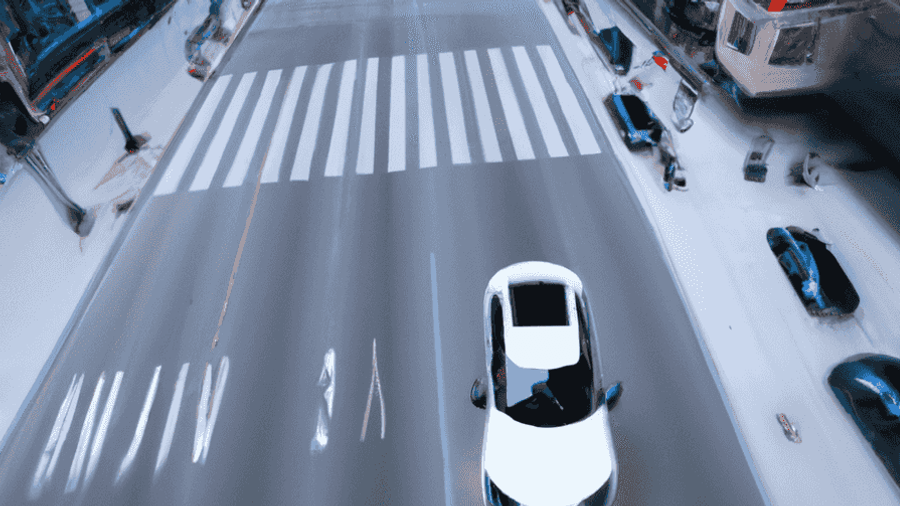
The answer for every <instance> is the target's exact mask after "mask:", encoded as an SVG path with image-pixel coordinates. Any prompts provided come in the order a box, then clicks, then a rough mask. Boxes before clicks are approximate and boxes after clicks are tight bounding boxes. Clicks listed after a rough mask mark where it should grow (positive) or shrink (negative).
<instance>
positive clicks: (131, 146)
mask: <svg viewBox="0 0 900 506" xmlns="http://www.w3.org/2000/svg"><path fill="white" fill-rule="evenodd" d="M111 109H112V113H113V116H114V117H115V118H116V123H117V124H118V125H119V129H120V130H122V135H124V136H125V151H128V154H130V155H133V154H134V153H137V151H138V150H139V149H141V148H142V147H143V146H144V144H147V139H145V138H144V137H142V136H140V135H138V136H137V137H135V136H134V135H132V134H131V130H129V129H128V125H126V124H125V118H123V117H122V113H121V112H120V111H119V110H118V109H116V108H115V107H112V108H111Z"/></svg>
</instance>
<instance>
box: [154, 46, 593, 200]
mask: <svg viewBox="0 0 900 506" xmlns="http://www.w3.org/2000/svg"><path fill="white" fill-rule="evenodd" d="M510 51H511V54H512V58H508V57H505V56H504V51H503V50H501V48H489V49H487V50H466V51H463V52H462V53H461V54H459V55H457V54H455V53H453V52H442V53H439V54H437V55H436V56H437V58H436V62H437V65H433V64H432V63H431V61H435V60H434V58H433V57H434V56H435V55H429V54H424V53H423V54H418V55H414V56H410V57H409V58H407V56H406V55H396V56H393V57H390V58H379V57H371V58H368V59H366V60H365V61H362V60H347V61H344V62H336V63H326V64H321V65H309V66H307V65H303V66H299V67H296V68H294V69H274V70H269V71H262V72H256V71H254V72H247V73H245V74H243V75H241V76H237V75H230V74H229V75H224V76H221V77H219V78H217V79H215V82H214V83H213V84H212V88H211V89H210V92H209V94H208V95H207V96H206V98H205V99H204V101H203V103H202V105H201V106H200V108H199V110H198V112H197V113H196V115H195V116H194V118H193V121H192V122H191V123H190V125H189V127H188V129H187V131H186V133H185V134H184V136H183V137H182V139H181V142H180V143H179V144H178V145H177V147H176V150H175V152H174V155H173V156H172V158H171V160H170V161H169V163H168V166H167V167H166V168H165V172H164V173H163V176H162V178H161V179H160V181H159V183H158V185H157V187H156V190H155V192H154V195H157V196H160V195H168V194H172V193H176V192H178V191H179V189H182V190H183V189H186V190H187V191H188V192H199V191H204V190H208V189H209V188H210V187H211V186H212V185H213V182H214V181H221V183H220V184H221V186H222V187H223V188H233V187H239V186H241V185H243V184H244V183H245V182H246V181H247V179H248V174H251V173H252V174H255V173H256V172H255V170H256V169H253V170H251V169H252V168H253V166H254V160H255V159H256V160H260V161H259V162H258V163H257V164H255V166H256V167H259V165H260V164H261V165H262V173H261V175H260V178H261V182H262V183H263V184H271V183H277V182H279V181H283V180H289V181H309V180H310V177H314V178H318V177H326V178H329V177H341V176H343V175H344V174H345V173H355V174H358V175H371V174H375V173H376V172H379V173H380V172H387V173H393V172H400V171H405V170H407V169H408V168H409V167H408V160H407V150H408V149H409V147H410V145H414V144H417V145H418V155H419V156H418V158H419V160H418V167H419V168H421V169H429V168H437V167H440V166H449V165H468V164H473V163H488V164H489V163H497V162H503V161H511V160H520V161H522V160H534V159H536V158H538V157H540V155H539V154H538V153H546V154H547V155H549V157H551V158H560V157H566V156H573V155H575V154H578V155H594V154H599V153H600V146H599V143H598V140H597V136H598V135H599V130H598V127H597V126H596V122H595V123H594V125H593V126H592V124H591V123H590V122H589V121H588V115H590V109H589V108H588V106H587V103H586V102H584V101H583V102H582V103H583V104H584V106H583V105H582V103H579V100H578V99H577V98H576V94H575V89H574V87H576V86H577V84H575V83H576V82H575V81H574V79H572V78H570V77H567V76H566V74H565V73H564V72H563V68H562V66H561V65H560V62H559V60H558V58H557V57H556V54H555V53H554V51H553V49H552V48H551V47H550V46H548V45H537V46H534V47H529V48H526V47H525V46H514V47H512V48H510ZM457 56H459V58H457ZM388 59H389V60H390V63H389V71H390V76H389V80H387V79H386V80H383V81H382V83H385V82H387V83H389V84H388V85H389V86H390V90H389V93H382V94H381V102H382V103H380V104H379V93H378V86H379V68H380V66H381V64H382V62H381V60H388ZM407 60H409V61H407ZM457 62H459V63H460V65H459V66H457ZM384 65H388V62H387V61H385V62H384ZM385 70H387V69H385ZM263 74H264V75H263ZM408 79H409V83H411V84H410V86H407V80H408ZM260 80H262V85H261V86H258V85H257V83H258V82H259V81H260ZM285 80H286V81H287V82H286V83H284V85H282V81H285ZM358 80H359V81H362V82H361V83H360V86H359V87H360V88H361V90H359V91H357V87H358V86H357V82H358ZM235 82H236V84H235ZM334 87H337V93H336V97H335V94H334V93H331V94H330V93H329V89H332V90H333V89H334ZM407 88H409V89H407ZM517 88H518V90H524V93H522V92H521V91H518V90H517ZM279 90H283V91H281V92H279ZM304 90H305V91H304ZM408 93H409V94H415V97H414V99H413V100H412V101H411V102H410V105H411V106H410V107H407V95H408ZM354 95H356V96H354ZM360 95H361V96H360ZM301 96H305V97H306V99H305V101H301ZM441 97H442V99H441ZM492 99H493V100H492ZM492 102H493V104H495V105H494V106H493V107H492ZM354 104H356V106H357V107H354ZM464 104H465V106H464ZM496 104H499V107H497V106H496ZM466 106H468V107H466ZM385 107H386V108H387V109H384V108H385ZM245 110H246V111H248V112H249V111H250V110H252V113H249V114H247V113H245V114H242V111H245ZM304 110H305V113H303V114H302V111H304ZM378 110H382V111H383V112H386V113H387V114H386V116H387V118H386V121H383V122H382V123H387V124H386V125H384V127H385V128H386V130H387V146H386V148H387V149H386V151H387V162H386V167H376V166H375V165H376V157H375V148H376V129H377V128H381V127H380V126H379V121H378V119H379V116H378V115H377V114H376V112H377V111H378ZM223 111H224V112H223ZM554 111H560V112H561V114H560V113H559V112H554ZM526 114H527V115H528V116H529V117H533V118H535V120H536V124H537V127H536V131H537V133H538V134H539V135H537V134H534V133H532V134H531V135H530V134H529V128H528V127H527V126H526V118H525V116H526ZM248 115H249V119H248V118H247V116H248ZM410 116H414V117H415V123H417V124H418V126H417V127H416V126H411V128H412V129H414V130H412V131H407V130H408V128H407V123H408V119H409V117H410ZM270 118H271V120H270ZM323 118H333V124H329V123H328V122H326V123H325V124H329V127H330V131H324V129H326V128H329V127H324V128H323ZM440 119H445V120H446V130H444V129H443V127H444V125H443V124H441V123H443V122H441V123H437V122H438V121H439V120H440ZM214 120H215V121H214ZM272 121H274V129H273V130H271V132H272V133H271V135H264V133H265V131H266V130H267V129H266V125H267V124H271V122H272ZM410 124H411V125H414V123H412V121H410ZM351 125H353V126H357V125H358V128H359V135H358V137H357V136H356V135H351ZM436 125H440V130H438V129H437V128H436ZM467 125H469V126H468V127H467ZM467 128H468V129H472V130H473V131H472V132H468V131H467ZM298 129H299V138H296V137H295V136H293V135H291V134H290V132H293V131H297V130H298ZM531 129H532V131H534V130H535V127H532V128H531ZM440 132H445V133H446V136H447V138H446V139H444V138H441V137H439V136H441V135H442V134H441V133H440ZM564 137H565V139H564ZM207 139H208V141H207ZM469 139H476V140H477V142H478V143H479V144H480V145H478V146H477V147H476V146H474V145H472V144H473V143H470V141H469ZM501 139H502V140H503V142H504V145H506V146H511V147H512V148H511V150H510V152H508V153H504V149H503V148H502V147H501ZM566 139H571V140H568V141H567V140H566ZM439 141H440V142H441V143H447V144H449V159H446V160H445V159H442V156H441V153H440V152H439V150H438V147H437V146H438V145H439ZM351 143H354V146H353V147H356V143H358V150H357V151H356V156H355V158H354V157H352V156H349V154H350V153H351V151H350V149H349V148H350V147H351ZM567 143H568V144H569V147H567ZM294 145H296V151H294V152H293V160H290V154H289V153H291V152H292V151H293V149H292V148H293V146H294ZM441 145H444V144H441ZM536 147H537V149H536ZM235 149H236V151H234V150H235ZM507 149H509V148H507ZM226 153H229V156H226ZM230 153H236V154H233V155H231V154H230ZM317 153H320V154H321V155H320V156H321V157H323V158H324V163H323V164H320V163H316V164H315V165H316V166H314V160H316V159H317V158H316V156H315V155H316V154H317ZM286 164H287V165H289V167H287V168H284V169H283V167H284V165H286ZM217 174H223V175H224V180H222V179H221V177H220V178H218V179H217ZM250 179H251V180H255V178H254V177H253V176H252V175H251V177H250ZM188 181H189V182H188Z"/></svg>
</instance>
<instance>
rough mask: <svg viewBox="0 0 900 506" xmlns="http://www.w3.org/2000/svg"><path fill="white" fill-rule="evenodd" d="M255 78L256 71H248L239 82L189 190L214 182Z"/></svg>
mask: <svg viewBox="0 0 900 506" xmlns="http://www.w3.org/2000/svg"><path fill="white" fill-rule="evenodd" d="M255 78H256V72H248V73H246V74H244V76H243V77H241V82H239V83H238V87H237V90H236V91H235V92H234V96H233V97H231V103H229V104H228V109H225V116H223V117H222V122H221V123H219V129H218V130H216V135H215V136H214V137H213V140H212V142H211V143H210V144H209V149H208V150H207V151H206V155H205V156H204V157H203V162H202V163H201V164H200V168H199V169H197V175H195V176H194V182H193V183H191V187H190V188H188V191H192V192H196V191H202V190H206V189H208V188H209V185H210V183H212V180H213V177H214V176H215V175H216V171H217V170H218V169H219V162H221V161H222V156H224V154H225V148H226V147H227V146H228V139H229V138H230V137H231V132H233V131H234V127H235V125H236V124H237V117H238V114H240V113H241V109H242V108H243V106H244V101H245V100H247V93H249V92H250V86H252V85H253V80H254V79H255Z"/></svg>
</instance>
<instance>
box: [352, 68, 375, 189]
mask: <svg viewBox="0 0 900 506" xmlns="http://www.w3.org/2000/svg"><path fill="white" fill-rule="evenodd" d="M377 88H378V58H369V63H368V65H367V66H366V90H365V92H364V94H363V109H362V125H361V128H360V130H359V153H357V155H356V173H357V174H372V173H374V168H375V99H376V91H377Z"/></svg>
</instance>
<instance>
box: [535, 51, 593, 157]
mask: <svg viewBox="0 0 900 506" xmlns="http://www.w3.org/2000/svg"><path fill="white" fill-rule="evenodd" d="M537 50H538V54H540V55H541V60H543V62H544V68H545V69H546V70H547V75H548V76H549V77H550V84H551V85H552V86H553V89H554V91H556V98H557V99H558V100H559V105H560V107H562V112H563V115H565V117H566V121H567V122H568V123H569V130H570V131H571V132H572V135H573V136H574V137H575V144H576V145H577V146H578V152H579V153H581V154H582V155H596V154H598V153H600V146H598V145H597V139H595V138H594V134H593V133H591V127H590V125H588V121H587V118H585V117H584V111H582V110H581V106H579V105H578V100H576V99H575V93H574V92H572V87H571V86H569V83H568V82H567V81H566V77H565V76H564V75H563V71H562V68H561V67H560V66H559V60H557V59H556V55H554V54H553V49H552V48H551V47H550V46H538V48H537Z"/></svg>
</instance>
